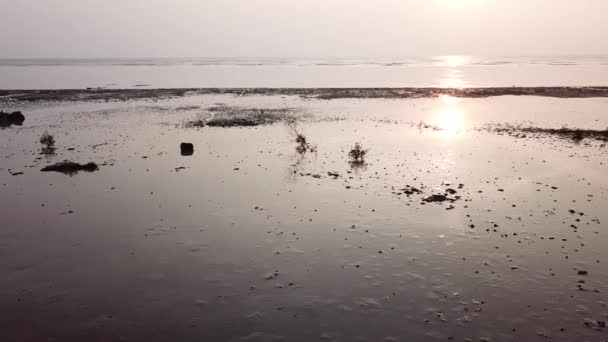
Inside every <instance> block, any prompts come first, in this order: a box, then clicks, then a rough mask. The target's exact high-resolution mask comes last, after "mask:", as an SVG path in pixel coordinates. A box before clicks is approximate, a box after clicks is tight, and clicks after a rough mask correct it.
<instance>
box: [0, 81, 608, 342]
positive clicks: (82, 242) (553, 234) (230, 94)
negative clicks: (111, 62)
mask: <svg viewBox="0 0 608 342" xmlns="http://www.w3.org/2000/svg"><path fill="white" fill-rule="evenodd" d="M594 89H595V90H594ZM504 90H505V91H509V92H508V93H499V95H506V96H493V95H496V94H494V93H483V92H482V91H480V90H470V92H471V93H468V94H467V93H466V92H461V93H453V92H452V93H450V92H445V91H434V92H430V91H426V93H425V91H420V94H422V95H419V96H417V95H416V96H405V95H403V96H401V95H399V94H401V93H399V92H397V93H395V94H397V95H399V96H397V95H394V96H390V94H388V95H386V94H385V95H382V94H381V93H380V91H376V93H374V92H367V93H365V92H359V93H357V92H356V91H351V93H349V92H348V91H343V92H341V93H339V94H338V93H336V92H328V91H321V90H316V92H315V90H308V91H306V92H304V91H301V93H298V92H297V91H272V92H268V91H266V92H264V91H250V92H244V91H218V90H208V91H192V90H190V91H188V90H184V91H181V90H180V91H178V90H172V91H160V92H161V93H163V94H164V95H163V96H159V95H158V94H159V91H157V92H156V93H154V92H151V91H150V90H137V91H129V92H125V93H123V95H122V96H121V95H120V92H117V93H114V92H113V93H112V96H110V97H107V96H105V97H104V96H101V97H100V96H90V95H91V94H95V91H92V92H83V91H81V92H77V91H64V92H58V93H55V95H56V96H53V95H52V94H51V95H49V94H50V93H48V92H47V93H44V94H42V95H41V94H38V95H36V93H35V92H16V91H12V92H5V93H2V99H1V100H0V109H2V110H3V111H4V112H7V113H12V112H16V111H20V112H22V113H23V115H24V116H25V121H24V122H23V123H22V125H20V126H19V125H8V126H7V127H3V128H0V213H1V215H0V227H1V229H0V274H1V276H0V331H1V336H3V339H6V340H11V341H130V340H134V341H142V340H146V341H169V340H172V341H316V340H326V341H447V340H454V341H534V340H552V341H602V340H605V339H606V338H607V337H608V336H607V334H608V330H607V328H606V322H607V321H608V307H607V305H608V298H606V293H607V291H608V268H606V266H605V264H606V263H608V250H607V249H606V246H607V245H608V235H607V232H606V229H605V228H606V222H608V212H607V211H606V208H608V177H607V176H606V175H607V174H608V149H606V136H607V135H606V128H607V127H608V116H607V115H608V112H607V111H608V98H606V97H593V96H605V94H603V92H605V91H606V90H605V89H600V88H587V90H586V91H587V92H588V95H587V96H583V95H581V96H574V95H572V94H575V95H576V91H575V90H573V89H567V88H559V89H557V88H553V89H552V90H550V91H549V94H543V93H545V92H547V91H539V90H538V89H528V90H525V89H524V90H522V89H517V88H514V89H511V90H509V89H508V88H507V89H504ZM488 91H489V90H488ZM137 92H139V93H137ZM167 92H168V93H167ZM568 92H571V93H572V94H570V93H568ZM144 93H145V94H144ZM133 94H135V95H133ZM137 94H144V95H141V96H140V95H137ZM324 94H325V95H327V94H330V95H331V94H333V96H324ZM353 94H354V95H353ZM361 94H364V95H365V94H367V95H366V96H360V95H361ZM403 94H406V90H403ZM471 94H473V95H471ZM475 94H481V95H479V96H476V95H475ZM560 94H561V95H560ZM568 94H570V95H568ZM97 95H99V93H97ZM165 95H166V96H165ZM512 95H544V96H512ZM45 133H46V135H45ZM48 136H52V141H51V140H50V139H49V138H48ZM51 142H52V143H51ZM356 146H358V149H357V147H356ZM353 151H355V152H353ZM356 151H358V152H356ZM44 169H46V170H47V171H49V172H42V170H44Z"/></svg>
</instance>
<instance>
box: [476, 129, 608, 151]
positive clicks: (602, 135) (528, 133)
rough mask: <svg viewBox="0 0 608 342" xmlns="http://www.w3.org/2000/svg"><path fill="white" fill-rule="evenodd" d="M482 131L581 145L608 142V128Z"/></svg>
mask: <svg viewBox="0 0 608 342" xmlns="http://www.w3.org/2000/svg"><path fill="white" fill-rule="evenodd" d="M481 130H485V131H489V132H492V133H498V134H502V135H508V136H511V137H515V138H542V137H554V138H558V139H564V140H568V141H570V142H573V143H580V142H582V141H583V140H585V139H588V140H593V141H599V142H602V143H603V145H604V146H605V144H606V142H608V128H607V129H604V130H595V129H582V128H568V127H562V128H543V127H535V126H522V125H508V124H506V125H496V126H492V125H490V126H486V127H484V128H482V129H481Z"/></svg>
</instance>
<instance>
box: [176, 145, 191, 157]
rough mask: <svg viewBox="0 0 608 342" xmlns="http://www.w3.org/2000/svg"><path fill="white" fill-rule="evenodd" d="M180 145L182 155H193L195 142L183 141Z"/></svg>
mask: <svg viewBox="0 0 608 342" xmlns="http://www.w3.org/2000/svg"><path fill="white" fill-rule="evenodd" d="M179 147H180V150H181V154H182V156H191V155H193V154H194V144H192V143H181V145H180V146H179Z"/></svg>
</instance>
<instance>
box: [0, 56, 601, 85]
mask: <svg viewBox="0 0 608 342" xmlns="http://www.w3.org/2000/svg"><path fill="white" fill-rule="evenodd" d="M0 75H2V77H0V89H82V88H86V87H92V88H95V87H104V88H119V89H125V88H205V87H221V88H247V87H272V88H282V87H295V88H317V87H511V86H519V87H532V86H533V87H539V86H545V87H547V86H548V87H550V86H606V85H608V83H606V80H607V79H608V57H607V56H561V57H504V58H497V57H493V58H480V57H474V56H439V57H432V58H401V59H399V58H397V59H395V58H390V59H386V58H385V59H381V58H376V59H363V58H343V59H336V58H333V59H209V58H180V59H34V60H28V59H18V60H16V59H0Z"/></svg>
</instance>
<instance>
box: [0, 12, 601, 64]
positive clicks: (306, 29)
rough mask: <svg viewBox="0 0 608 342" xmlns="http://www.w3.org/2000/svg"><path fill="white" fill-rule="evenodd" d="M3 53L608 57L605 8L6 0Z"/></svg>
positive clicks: (1, 16)
mask: <svg viewBox="0 0 608 342" xmlns="http://www.w3.org/2000/svg"><path fill="white" fill-rule="evenodd" d="M0 32H1V34H0V46H1V48H0V57H273V56H274V57H296V56H297V57H300V56H301V57H331V56H378V57H379V56H384V57H405V56H429V55H455V54H471V55H487V56H501V55H502V56H513V55H555V54H560V55H564V54H576V55H580V54H608V0H298V1H296V0H0Z"/></svg>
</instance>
